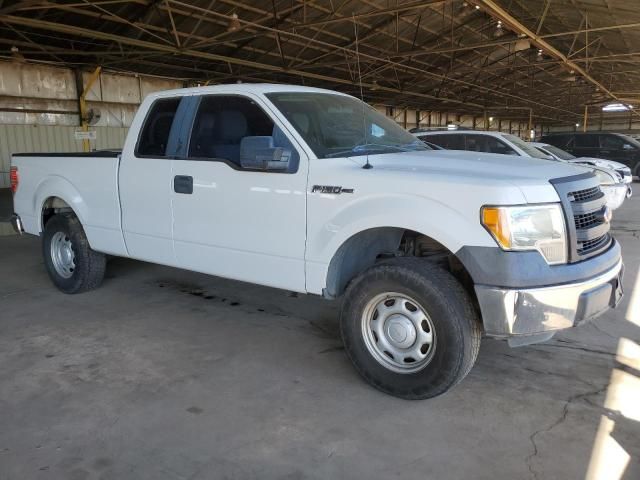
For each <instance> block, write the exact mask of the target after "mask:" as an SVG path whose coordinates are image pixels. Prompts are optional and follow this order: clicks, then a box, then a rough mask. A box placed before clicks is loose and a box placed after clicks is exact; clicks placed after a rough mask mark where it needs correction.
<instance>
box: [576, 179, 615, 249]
mask: <svg viewBox="0 0 640 480" xmlns="http://www.w3.org/2000/svg"><path fill="white" fill-rule="evenodd" d="M568 196H569V201H570V202H571V208H572V210H573V222H574V224H575V226H576V236H575V242H576V253H577V254H578V256H579V257H586V256H591V255H593V254H595V253H597V252H599V251H600V250H603V249H604V248H606V247H607V246H608V245H609V242H610V241H611V236H610V235H609V228H608V225H607V226H606V227H603V224H604V223H605V221H604V218H603V214H602V212H603V208H604V206H605V204H606V198H605V196H604V194H603V193H602V191H601V190H600V186H596V187H590V188H585V189H583V190H577V191H573V192H570V193H569V195H568ZM578 212H581V213H578ZM582 212H584V213H582ZM603 231H604V233H602V232H603Z"/></svg>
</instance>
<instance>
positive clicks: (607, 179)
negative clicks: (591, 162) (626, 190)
mask: <svg viewBox="0 0 640 480" xmlns="http://www.w3.org/2000/svg"><path fill="white" fill-rule="evenodd" d="M593 173H595V174H596V177H598V181H599V182H600V185H614V184H615V183H616V177H614V176H613V175H611V174H610V173H608V172H605V171H604V170H594V171H593Z"/></svg>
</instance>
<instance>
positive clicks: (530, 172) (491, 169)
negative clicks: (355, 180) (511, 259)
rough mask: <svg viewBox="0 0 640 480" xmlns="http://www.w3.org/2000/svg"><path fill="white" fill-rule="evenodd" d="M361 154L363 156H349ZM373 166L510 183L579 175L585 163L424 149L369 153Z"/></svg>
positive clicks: (540, 181)
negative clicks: (581, 164)
mask: <svg viewBox="0 0 640 480" xmlns="http://www.w3.org/2000/svg"><path fill="white" fill-rule="evenodd" d="M352 158H362V159H364V156H363V157H352ZM369 162H370V163H371V164H372V165H373V166H374V167H375V168H383V169H385V170H397V171H401V170H403V171H407V172H415V173H419V172H425V173H446V174H456V175H458V176H460V177H474V178H482V179H487V180H494V181H498V182H499V181H505V182H508V183H511V184H519V183H522V182H525V183H530V182H533V183H548V182H549V180H551V179H553V178H561V177H568V176H571V175H579V174H581V173H584V172H585V171H590V169H587V168H585V167H580V166H577V165H571V164H567V163H563V162H556V161H551V160H541V159H537V158H531V157H519V156H515V155H499V154H492V153H479V152H467V151H463V150H428V151H420V152H404V153H394V154H379V155H369Z"/></svg>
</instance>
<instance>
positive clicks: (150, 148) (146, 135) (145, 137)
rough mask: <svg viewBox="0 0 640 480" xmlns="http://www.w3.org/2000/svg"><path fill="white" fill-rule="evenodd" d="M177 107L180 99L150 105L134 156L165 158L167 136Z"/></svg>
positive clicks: (167, 99) (165, 100)
mask: <svg viewBox="0 0 640 480" xmlns="http://www.w3.org/2000/svg"><path fill="white" fill-rule="evenodd" d="M178 105H180V97H177V98H162V99H159V100H156V101H155V102H154V103H153V105H151V108H150V109H149V112H148V113H147V117H146V118H145V120H144V124H143V125H142V129H141V130H140V135H139V137H138V144H137V145H136V152H135V154H136V156H138V157H155V158H158V157H165V156H166V151H167V145H168V143H169V134H170V133H171V126H172V125H173V119H174V118H175V116H176V112H177V110H178Z"/></svg>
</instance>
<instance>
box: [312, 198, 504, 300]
mask: <svg viewBox="0 0 640 480" xmlns="http://www.w3.org/2000/svg"><path fill="white" fill-rule="evenodd" d="M372 212H374V213H373V214H372ZM416 212H420V214H419V215H416ZM479 220H480V219H479V213H478V216H474V217H473V218H469V216H468V215H465V214H463V213H462V212H460V211H458V210H456V209H454V208H452V207H451V206H450V205H447V204H445V203H442V202H441V201H439V200H437V199H434V198H429V197H424V196H419V195H408V194H407V195H405V194H394V195H388V194H385V195H368V196H365V197H362V198H358V199H355V200H354V201H352V202H350V203H348V204H347V205H345V206H344V207H343V208H342V209H340V210H339V211H338V213H337V214H336V215H335V216H334V217H333V218H330V219H329V220H328V221H327V222H326V223H325V224H324V225H321V226H320V228H317V229H314V231H312V232H311V231H310V232H309V242H308V245H307V275H308V277H307V290H308V291H309V292H312V293H320V292H322V290H323V288H325V286H326V282H327V270H328V267H329V263H330V262H331V259H332V258H333V256H334V255H335V254H336V252H337V251H338V249H339V248H340V246H342V245H343V244H344V243H345V242H346V241H347V240H349V239H350V238H351V237H353V236H354V235H356V234H358V233H360V232H363V231H365V230H370V229H374V228H384V227H394V228H400V229H406V230H413V231H415V232H418V233H421V234H423V235H426V236H428V237H431V238H432V239H434V240H436V241H437V242H439V243H440V244H442V245H443V246H444V247H446V248H447V249H448V250H449V251H451V252H452V253H454V254H455V253H456V252H458V250H460V249H461V248H462V247H463V246H465V245H473V246H486V247H495V242H494V240H493V239H492V238H491V236H490V235H489V234H488V233H487V231H486V230H485V229H484V228H483V227H482V225H481V224H480V221H479ZM463 241H464V243H463Z"/></svg>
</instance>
